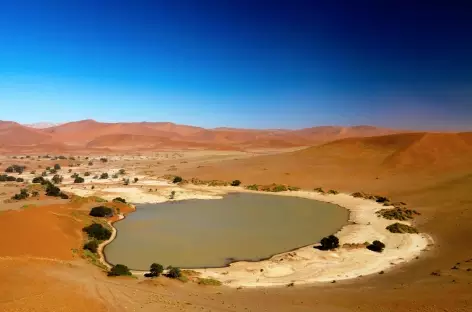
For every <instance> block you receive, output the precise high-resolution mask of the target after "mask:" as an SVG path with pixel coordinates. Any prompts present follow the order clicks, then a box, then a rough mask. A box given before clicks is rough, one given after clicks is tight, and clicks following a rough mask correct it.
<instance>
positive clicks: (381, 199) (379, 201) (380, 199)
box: [375, 196, 389, 203]
mask: <svg viewBox="0 0 472 312" xmlns="http://www.w3.org/2000/svg"><path fill="white" fill-rule="evenodd" d="M375 201H376V202H378V203H385V202H388V201H389V200H388V198H387V197H384V196H375Z"/></svg>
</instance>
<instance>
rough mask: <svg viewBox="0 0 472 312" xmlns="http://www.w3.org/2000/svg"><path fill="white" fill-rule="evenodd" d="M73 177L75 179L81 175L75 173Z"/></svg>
mask: <svg viewBox="0 0 472 312" xmlns="http://www.w3.org/2000/svg"><path fill="white" fill-rule="evenodd" d="M70 177H71V178H72V179H75V178H78V177H79V174H78V173H74V174H73V175H71V176H70Z"/></svg>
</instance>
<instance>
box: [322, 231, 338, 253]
mask: <svg viewBox="0 0 472 312" xmlns="http://www.w3.org/2000/svg"><path fill="white" fill-rule="evenodd" d="M320 243H321V246H320V247H319V248H318V249H320V250H331V249H335V248H338V247H339V239H338V238H337V237H336V236H334V235H330V236H327V237H324V238H323V239H321V241H320Z"/></svg>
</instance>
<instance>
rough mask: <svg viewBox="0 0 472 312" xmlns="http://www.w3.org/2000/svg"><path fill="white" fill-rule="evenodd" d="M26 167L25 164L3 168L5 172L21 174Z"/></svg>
mask: <svg viewBox="0 0 472 312" xmlns="http://www.w3.org/2000/svg"><path fill="white" fill-rule="evenodd" d="M25 169H26V166H20V165H11V166H10V167H7V168H6V169H5V172H6V173H15V172H16V173H18V174H22V173H23V171H25Z"/></svg>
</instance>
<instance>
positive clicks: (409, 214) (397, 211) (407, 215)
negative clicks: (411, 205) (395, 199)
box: [376, 207, 420, 221]
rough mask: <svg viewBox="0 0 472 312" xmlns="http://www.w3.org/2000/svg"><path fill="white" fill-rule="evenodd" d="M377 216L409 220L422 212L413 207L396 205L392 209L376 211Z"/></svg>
mask: <svg viewBox="0 0 472 312" xmlns="http://www.w3.org/2000/svg"><path fill="white" fill-rule="evenodd" d="M376 214H377V216H379V217H383V218H385V219H388V220H400V221H407V220H411V219H413V218H414V216H415V215H420V213H419V212H418V211H416V210H413V209H407V208H405V207H395V208H392V209H381V210H379V211H377V212H376Z"/></svg>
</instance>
